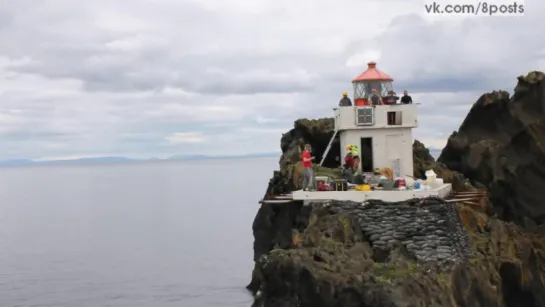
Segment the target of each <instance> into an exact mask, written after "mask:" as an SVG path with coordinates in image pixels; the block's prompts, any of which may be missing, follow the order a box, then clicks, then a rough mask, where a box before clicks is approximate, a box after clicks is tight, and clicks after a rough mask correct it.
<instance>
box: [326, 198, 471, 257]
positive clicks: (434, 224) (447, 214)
mask: <svg viewBox="0 0 545 307" xmlns="http://www.w3.org/2000/svg"><path fill="white" fill-rule="evenodd" d="M329 207H330V210H331V211H332V213H346V214H350V215H352V216H353V217H355V218H356V219H357V221H358V222H359V225H360V227H361V230H362V232H363V234H364V235H365V236H366V237H367V239H368V241H369V242H370V243H371V245H372V247H373V250H374V251H375V254H383V255H387V254H388V253H389V252H390V251H392V249H393V248H395V247H396V246H400V245H402V246H403V247H404V248H405V250H406V251H407V252H408V253H409V254H410V255H411V256H413V257H414V258H415V259H416V260H418V261H420V262H424V263H430V264H431V263H433V264H440V265H442V266H443V265H447V266H449V264H450V265H454V264H456V263H459V262H461V261H467V260H468V259H469V258H470V257H471V251H470V247H469V241H468V240H469V239H468V236H467V233H466V232H465V230H464V227H463V225H462V224H461V222H460V219H459V215H458V211H457V208H456V204H454V203H446V202H444V201H443V200H442V199H436V198H428V199H414V200H410V201H403V202H397V203H385V202H382V201H368V202H366V203H363V204H362V203H356V202H346V201H330V202H329Z"/></svg>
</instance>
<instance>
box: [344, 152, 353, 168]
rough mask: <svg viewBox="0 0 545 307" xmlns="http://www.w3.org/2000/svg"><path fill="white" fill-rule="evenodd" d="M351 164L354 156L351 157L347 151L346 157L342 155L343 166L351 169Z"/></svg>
mask: <svg viewBox="0 0 545 307" xmlns="http://www.w3.org/2000/svg"><path fill="white" fill-rule="evenodd" d="M353 164H354V157H352V153H351V152H349V153H347V154H346V157H344V167H345V168H346V169H351V168H352V165H353Z"/></svg>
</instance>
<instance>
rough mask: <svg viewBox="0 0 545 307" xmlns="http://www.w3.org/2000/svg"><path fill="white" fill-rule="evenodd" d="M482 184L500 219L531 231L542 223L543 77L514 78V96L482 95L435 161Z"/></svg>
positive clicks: (544, 153) (544, 180) (544, 155)
mask: <svg viewBox="0 0 545 307" xmlns="http://www.w3.org/2000/svg"><path fill="white" fill-rule="evenodd" d="M438 160H439V161H440V162H442V163H443V164H445V165H446V166H447V167H448V168H449V169H451V170H455V171H457V172H460V173H463V174H464V175H465V176H466V177H467V178H469V179H471V180H473V181H476V182H479V183H481V184H483V185H485V186H486V187H487V188H488V190H489V191H490V193H491V200H492V203H493V204H494V210H495V212H496V213H497V214H498V216H499V217H500V218H502V219H503V220H505V221H513V222H516V223H517V224H519V225H523V226H526V227H533V226H535V225H541V224H543V223H544V222H545V205H544V201H545V192H543V191H542V190H541V189H542V188H543V186H544V185H545V78H544V75H543V73H540V72H532V73H530V74H528V75H527V76H526V77H519V80H518V84H517V86H516V87H515V93H514V95H513V96H512V97H509V94H508V93H507V92H501V91H500V92H493V93H489V94H485V95H482V96H481V97H480V98H479V100H478V101H477V102H476V103H475V104H474V105H473V107H472V108H471V110H470V111H469V114H468V115H467V117H466V119H465V120H464V122H463V123H462V125H461V126H460V128H459V129H458V131H457V132H454V133H453V134H452V135H451V136H450V138H449V140H448V143H447V146H446V147H445V149H444V150H443V151H442V153H441V155H440V157H439V159H438Z"/></svg>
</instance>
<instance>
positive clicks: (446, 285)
mask: <svg viewBox="0 0 545 307" xmlns="http://www.w3.org/2000/svg"><path fill="white" fill-rule="evenodd" d="M414 206H415V203H414V202H410V201H409V202H403V203H398V204H386V203H381V202H378V201H377V202H376V203H374V204H373V206H370V207H367V208H363V207H361V204H356V203H349V202H330V203H329V204H327V205H326V206H324V204H320V203H314V204H310V205H309V206H303V205H302V203H300V202H291V203H285V204H264V205H263V206H262V207H261V209H260V210H259V213H258V216H257V217H256V222H255V223H254V225H253V228H254V235H255V237H256V241H255V255H254V257H255V261H256V266H255V269H254V272H253V276H252V282H251V284H250V285H249V287H248V288H249V289H250V290H251V291H252V292H253V293H254V294H255V302H254V305H253V306H254V307H278V306H281V307H337V306H338V307H345V306H355V307H407V306H426V307H543V306H545V286H544V284H543V276H544V275H545V273H544V272H545V271H544V269H545V261H544V259H543V254H542V251H543V250H544V246H543V243H542V242H543V235H539V234H527V233H524V232H522V231H520V229H518V227H517V226H515V225H513V224H506V223H503V222H502V221H500V220H498V219H495V218H489V217H488V216H487V215H486V214H484V213H483V212H479V211H475V210H473V209H471V208H467V207H462V208H460V209H459V217H458V219H457V220H458V221H459V222H458V223H456V224H459V225H461V226H463V228H464V229H465V231H466V233H467V239H465V238H463V240H464V241H465V240H467V242H468V244H469V246H466V245H465V243H464V244H461V245H460V244H459V243H457V240H458V239H460V238H458V237H456V236H453V237H450V238H449V236H448V235H447V231H448V228H449V227H450V226H448V224H449V223H450V222H449V220H450V219H451V217H452V216H450V217H449V214H448V212H444V213H443V212H442V211H441V210H443V207H441V205H440V204H439V203H438V202H437V201H434V200H430V201H428V203H427V204H424V205H422V207H423V208H427V209H428V212H427V213H424V215H419V213H418V210H419V209H418V208H414ZM410 208H414V209H410ZM381 210H382V211H384V210H386V211H387V210H396V211H399V212H401V214H400V213H397V214H393V215H388V216H386V214H385V212H382V211H381ZM381 216H383V217H385V218H387V220H388V217H394V219H392V220H390V221H389V222H388V221H383V220H382V218H381ZM452 218H454V217H452ZM418 220H421V221H418ZM445 222H446V223H445ZM388 223H390V224H388ZM411 223H417V224H419V225H422V226H423V227H420V229H419V228H418V226H415V225H411ZM388 225H390V226H391V228H390V227H389V226H388ZM427 225H428V226H427ZM431 225H437V226H436V227H434V229H435V230H432V229H430V226H431ZM443 226H444V227H443ZM404 227H405V228H407V229H405V230H404V229H403V228H404ZM391 229H394V232H393V233H392V235H390V234H389V232H390V231H391ZM456 232H457V231H456ZM437 234H439V236H438V237H439V238H435V237H434V236H437ZM397 235H403V238H401V242H402V244H401V245H395V244H393V245H390V246H389V247H388V251H387V252H385V250H384V248H385V245H384V243H386V242H387V241H386V239H385V237H387V236H392V237H394V236H397ZM443 236H444V237H443ZM381 241H382V242H381ZM434 241H437V242H439V243H438V244H440V245H444V246H445V247H444V249H446V250H448V252H445V254H444V256H443V257H447V258H450V257H453V258H459V259H458V260H456V259H453V261H456V263H457V265H456V266H455V267H454V268H448V269H445V270H443V268H444V266H445V264H437V263H434V261H435V260H434V259H429V258H428V256H427V255H426V253H422V252H425V251H426V250H427V249H428V247H429V246H430V245H432V244H433V242H434ZM443 241H444V243H442V242H443ZM412 245H415V246H414V247H411V246H412ZM442 249H443V248H439V249H438V250H439V251H440V250H442ZM419 255H420V257H424V259H423V261H417V259H418V258H419ZM439 255H440V253H439V254H438V255H437V258H440V256H439ZM457 255H460V256H457ZM464 257H470V259H469V260H463V261H460V259H461V258H464ZM447 260H448V259H447Z"/></svg>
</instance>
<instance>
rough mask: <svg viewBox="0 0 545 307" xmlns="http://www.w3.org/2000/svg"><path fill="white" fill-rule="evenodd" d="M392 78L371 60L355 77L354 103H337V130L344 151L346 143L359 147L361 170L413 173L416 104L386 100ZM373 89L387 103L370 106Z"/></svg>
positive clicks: (416, 122) (397, 173) (399, 174)
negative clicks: (350, 104)
mask: <svg viewBox="0 0 545 307" xmlns="http://www.w3.org/2000/svg"><path fill="white" fill-rule="evenodd" d="M392 82H393V79H392V78H391V77H390V76H388V75H387V74H385V73H383V72H382V71H380V70H378V69H377V68H376V63H375V62H371V63H368V68H367V70H366V71H364V72H363V73H362V74H361V75H359V76H358V77H357V78H355V79H354V80H353V81H352V83H353V84H354V106H349V107H338V108H335V109H334V112H335V130H336V132H337V133H338V134H339V140H340V144H341V153H342V152H344V148H345V147H346V145H349V144H350V145H356V146H358V147H359V148H360V154H361V156H360V159H361V163H360V170H361V171H362V172H364V173H371V172H373V171H374V170H375V169H377V168H384V167H387V168H391V169H392V170H393V172H394V177H400V176H401V177H405V176H407V175H408V176H413V147H412V144H413V133H412V129H413V128H416V127H418V112H417V105H416V104H386V103H387V99H386V98H385V97H386V96H387V95H388V94H389V92H391V91H393V87H392ZM373 90H375V93H376V94H378V95H380V96H381V97H382V101H383V103H385V104H384V105H378V106H371V105H370V103H369V97H370V95H371V94H372V92H373Z"/></svg>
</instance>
